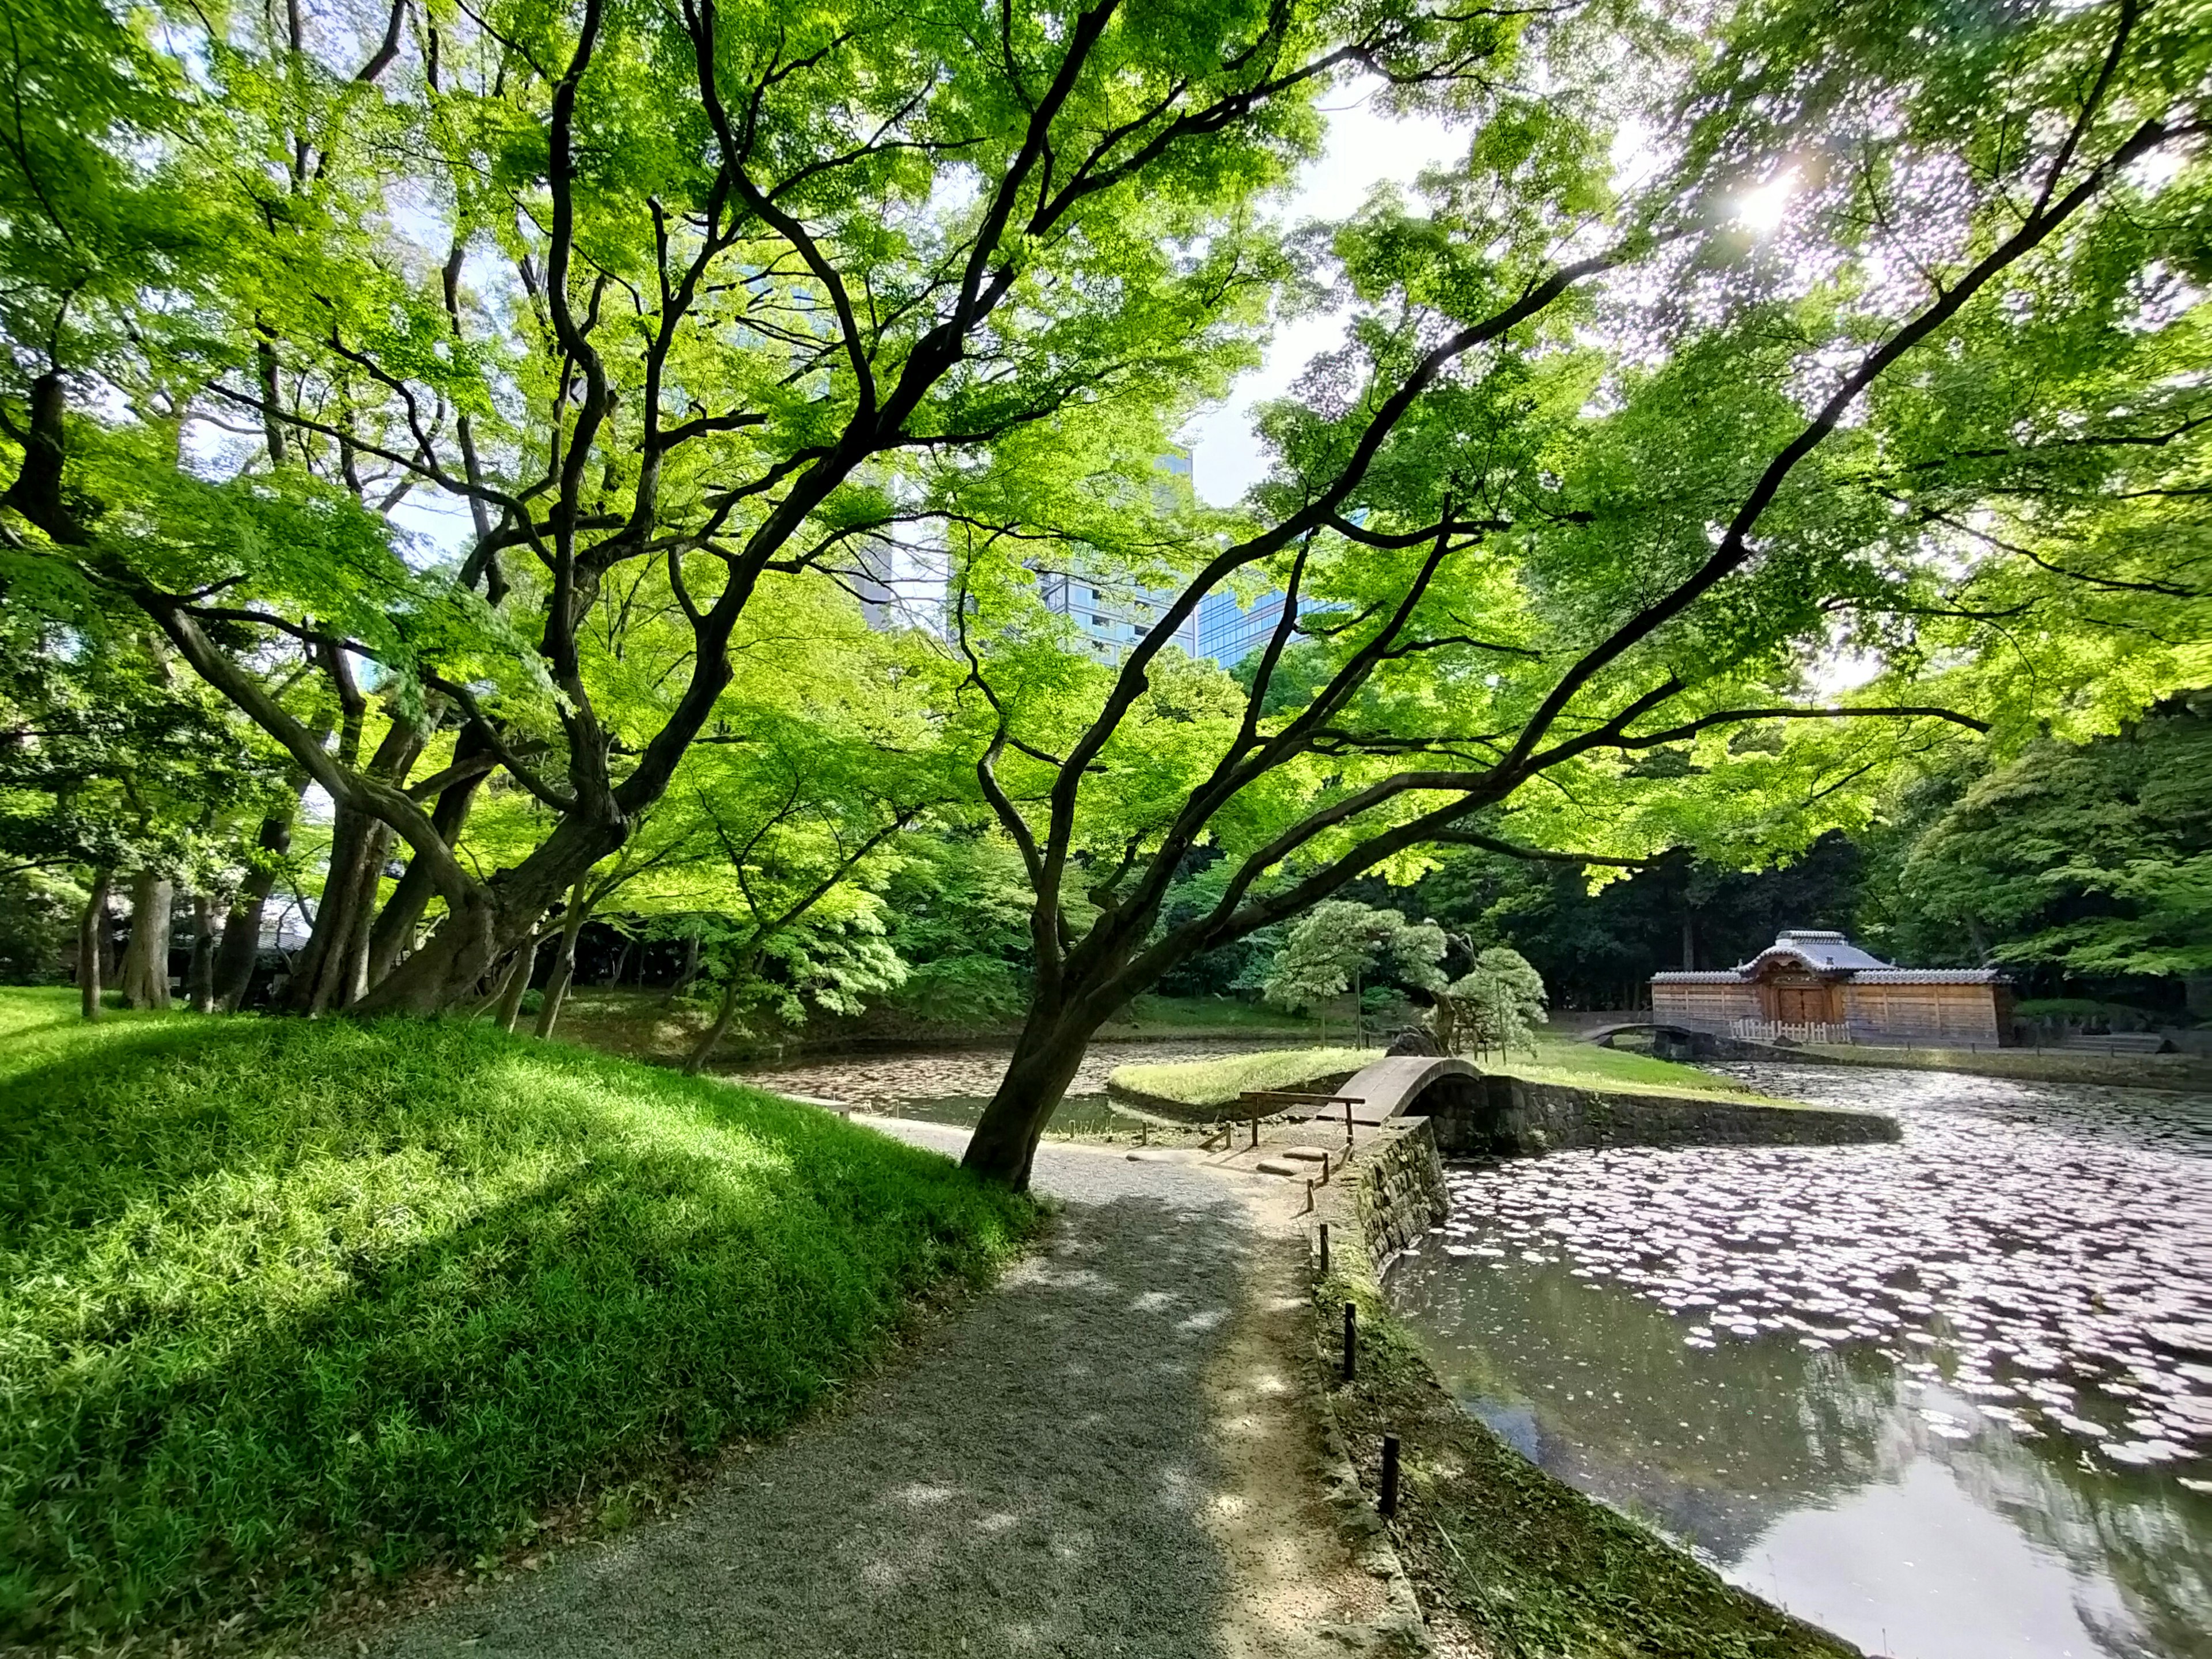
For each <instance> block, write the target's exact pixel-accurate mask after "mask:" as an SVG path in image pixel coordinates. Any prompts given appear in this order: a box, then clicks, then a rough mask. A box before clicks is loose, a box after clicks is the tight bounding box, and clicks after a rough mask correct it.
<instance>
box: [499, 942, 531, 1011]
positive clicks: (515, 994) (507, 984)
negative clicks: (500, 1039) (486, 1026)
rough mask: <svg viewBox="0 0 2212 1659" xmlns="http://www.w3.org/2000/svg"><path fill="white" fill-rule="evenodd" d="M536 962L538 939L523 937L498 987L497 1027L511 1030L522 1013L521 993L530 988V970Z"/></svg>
mask: <svg viewBox="0 0 2212 1659" xmlns="http://www.w3.org/2000/svg"><path fill="white" fill-rule="evenodd" d="M537 963H538V940H537V939H535V938H532V939H525V940H524V941H523V942H522V944H521V945H520V948H518V949H517V950H516V951H515V953H514V960H513V962H511V963H508V964H507V977H506V978H505V979H503V980H501V981H500V987H499V1029H500V1030H502V1031H512V1030H513V1029H514V1022H515V1020H516V1019H517V1018H520V1015H521V1013H522V994H523V993H524V992H525V991H527V990H528V989H529V988H530V970H531V969H532V968H534V967H535V966H537Z"/></svg>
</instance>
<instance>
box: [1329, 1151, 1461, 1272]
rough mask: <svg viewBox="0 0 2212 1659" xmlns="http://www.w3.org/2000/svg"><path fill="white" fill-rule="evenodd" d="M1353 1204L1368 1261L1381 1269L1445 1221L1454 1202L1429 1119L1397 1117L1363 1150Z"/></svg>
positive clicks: (1359, 1155)
mask: <svg viewBox="0 0 2212 1659" xmlns="http://www.w3.org/2000/svg"><path fill="white" fill-rule="evenodd" d="M1352 1167H1353V1169H1354V1170H1357V1171H1358V1183H1357V1190H1356V1193H1355V1194H1354V1198H1353V1203H1354V1205H1355V1207H1356V1209H1357V1211H1358V1219H1359V1233H1360V1237H1361V1239H1362V1240H1363V1241H1364V1243H1365V1244H1366V1246H1367V1259H1368V1261H1370V1262H1371V1263H1373V1264H1374V1267H1375V1269H1376V1272H1377V1273H1380V1272H1381V1271H1382V1270H1383V1267H1385V1266H1386V1265H1387V1264H1388V1263H1389V1261H1390V1258H1391V1257H1393V1256H1395V1255H1397V1254H1398V1252H1399V1251H1401V1250H1402V1249H1405V1248H1406V1247H1407V1245H1409V1244H1412V1243H1414V1242H1416V1241H1417V1240H1418V1239H1419V1238H1420V1237H1421V1236H1422V1235H1423V1234H1425V1233H1426V1232H1427V1231H1428V1230H1429V1229H1430V1228H1431V1227H1433V1226H1436V1225H1437V1224H1438V1223H1440V1222H1442V1221H1443V1218H1444V1213H1445V1212H1446V1211H1447V1210H1448V1209H1449V1207H1450V1200H1449V1199H1448V1198H1447V1197H1446V1195H1445V1192H1444V1166H1443V1159H1442V1158H1439V1157H1438V1156H1437V1139H1436V1135H1435V1133H1434V1131H1433V1129H1432V1128H1431V1125H1430V1122H1429V1120H1428V1119H1426V1118H1425V1117H1401V1118H1394V1119H1393V1120H1391V1121H1390V1123H1389V1125H1388V1126H1386V1127H1384V1128H1383V1130H1382V1131H1381V1132H1380V1133H1379V1134H1378V1135H1377V1137H1376V1139H1374V1140H1371V1141H1370V1142H1368V1143H1367V1144H1366V1146H1364V1147H1362V1148H1361V1149H1360V1152H1359V1154H1358V1158H1356V1159H1355V1161H1354V1163H1353V1165H1352Z"/></svg>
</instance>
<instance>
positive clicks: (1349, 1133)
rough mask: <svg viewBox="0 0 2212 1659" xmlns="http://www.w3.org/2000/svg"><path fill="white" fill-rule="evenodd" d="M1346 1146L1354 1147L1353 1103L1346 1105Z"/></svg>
mask: <svg viewBox="0 0 2212 1659" xmlns="http://www.w3.org/2000/svg"><path fill="white" fill-rule="evenodd" d="M1344 1144H1345V1145H1346V1146H1350V1145H1352V1103H1351V1102H1350V1101H1348V1100H1347V1101H1346V1102H1345V1103H1344Z"/></svg>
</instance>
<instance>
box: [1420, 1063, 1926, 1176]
mask: <svg viewBox="0 0 2212 1659" xmlns="http://www.w3.org/2000/svg"><path fill="white" fill-rule="evenodd" d="M1474 1083H1475V1085H1476V1086H1474V1087H1472V1088H1468V1089H1464V1090H1456V1091H1451V1092H1450V1093H1449V1094H1443V1097H1441V1098H1438V1099H1436V1100H1433V1101H1432V1100H1431V1099H1430V1098H1428V1097H1426V1096H1424V1097H1423V1098H1422V1100H1421V1102H1420V1106H1421V1109H1423V1110H1425V1111H1426V1112H1427V1113H1428V1114H1429V1122H1430V1124H1431V1133H1432V1135H1433V1137H1434V1144H1435V1146H1436V1148H1437V1152H1439V1153H1440V1154H1441V1155H1442V1156H1443V1157H1445V1158H1486V1157H1497V1156H1522V1157H1526V1156H1529V1155H1533V1154H1536V1153H1541V1152H1565V1151H1566V1150H1568V1149H1569V1148H1571V1147H1577V1146H1842V1145H1846V1144H1850V1143H1853V1142H1858V1141H1869V1140H1895V1139H1897V1138H1898V1133H1899V1132H1898V1127H1897V1121H1896V1120H1895V1119H1894V1118H1890V1117H1885V1116H1883V1115H1881V1114H1880V1113H1878V1112H1855V1111H1847V1110H1844V1109H1838V1108H1829V1107H1814V1106H1758V1105H1751V1104H1747V1103H1731V1102H1726V1101H1716V1100H1692V1099H1689V1098H1687V1097H1678V1096H1672V1095H1646V1094H1617V1093H1610V1092H1606V1091H1599V1090H1595V1089H1575V1088H1569V1087H1567V1086H1565V1085H1561V1084H1556V1083H1530V1082H1527V1081H1525V1080H1524V1079H1520V1078H1517V1077H1506V1076H1503V1075H1500V1074H1498V1073H1487V1074H1486V1075H1485V1076H1483V1077H1481V1078H1480V1079H1474ZM1432 1092H1437V1093H1440V1094H1441V1093H1442V1091H1432Z"/></svg>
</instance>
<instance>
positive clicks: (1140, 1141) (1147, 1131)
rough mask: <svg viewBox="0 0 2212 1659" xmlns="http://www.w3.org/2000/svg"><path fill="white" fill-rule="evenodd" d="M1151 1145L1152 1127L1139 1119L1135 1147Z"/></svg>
mask: <svg viewBox="0 0 2212 1659" xmlns="http://www.w3.org/2000/svg"><path fill="white" fill-rule="evenodd" d="M1137 1145H1139V1146H1151V1145H1152V1125H1151V1124H1149V1123H1147V1122H1146V1121H1143V1120H1142V1119H1141V1118H1140V1119H1139V1120H1138V1122H1137Z"/></svg>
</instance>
